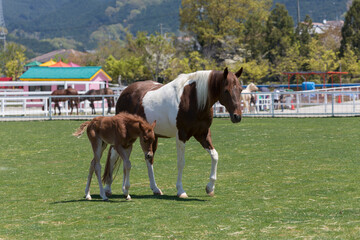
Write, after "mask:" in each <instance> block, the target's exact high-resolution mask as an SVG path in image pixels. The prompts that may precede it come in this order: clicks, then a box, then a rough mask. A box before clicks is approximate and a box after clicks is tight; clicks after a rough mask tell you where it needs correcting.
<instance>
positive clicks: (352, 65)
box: [340, 46, 360, 78]
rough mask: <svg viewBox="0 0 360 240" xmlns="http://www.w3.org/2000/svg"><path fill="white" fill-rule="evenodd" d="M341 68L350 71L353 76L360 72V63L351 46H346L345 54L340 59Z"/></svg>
mask: <svg viewBox="0 0 360 240" xmlns="http://www.w3.org/2000/svg"><path fill="white" fill-rule="evenodd" d="M340 62H341V70H342V71H344V72H349V74H350V76H351V78H352V77H353V76H354V75H357V74H360V63H359V61H358V59H357V57H356V55H355V53H354V51H353V50H352V49H351V48H350V46H346V48H345V51H344V56H343V57H342V58H341V60H340Z"/></svg>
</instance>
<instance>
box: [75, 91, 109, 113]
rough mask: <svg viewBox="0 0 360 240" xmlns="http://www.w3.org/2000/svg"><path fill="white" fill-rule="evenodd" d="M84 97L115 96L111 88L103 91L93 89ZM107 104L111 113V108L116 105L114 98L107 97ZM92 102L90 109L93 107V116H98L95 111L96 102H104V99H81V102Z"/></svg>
mask: <svg viewBox="0 0 360 240" xmlns="http://www.w3.org/2000/svg"><path fill="white" fill-rule="evenodd" d="M84 95H114V91H113V90H111V89H110V88H102V89H91V90H89V91H87V92H86V93H85V94H84ZM105 99H106V101H107V104H108V113H111V107H112V106H115V103H114V97H105ZM85 100H89V101H90V107H91V114H96V111H95V105H94V102H95V101H102V100H103V98H102V97H81V98H80V101H85Z"/></svg>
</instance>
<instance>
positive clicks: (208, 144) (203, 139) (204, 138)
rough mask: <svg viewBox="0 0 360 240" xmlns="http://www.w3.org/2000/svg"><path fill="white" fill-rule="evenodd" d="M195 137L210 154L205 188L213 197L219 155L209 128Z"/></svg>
mask: <svg viewBox="0 0 360 240" xmlns="http://www.w3.org/2000/svg"><path fill="white" fill-rule="evenodd" d="M195 139H196V140H197V141H198V142H199V143H200V144H201V145H202V146H203V148H204V149H205V150H206V151H207V152H208V153H209V154H210V156H211V172H210V181H209V183H208V184H207V185H206V188H205V190H206V193H207V194H208V195H209V196H211V197H213V196H214V190H215V181H216V171H217V164H218V161H219V155H218V153H217V151H216V150H215V148H214V146H213V145H212V141H211V133H210V129H208V132H207V133H206V134H202V135H198V136H195Z"/></svg>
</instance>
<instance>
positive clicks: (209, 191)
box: [206, 149, 219, 197]
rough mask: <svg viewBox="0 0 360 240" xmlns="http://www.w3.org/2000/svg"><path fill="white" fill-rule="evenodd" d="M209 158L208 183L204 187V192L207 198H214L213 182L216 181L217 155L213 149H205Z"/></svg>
mask: <svg viewBox="0 0 360 240" xmlns="http://www.w3.org/2000/svg"><path fill="white" fill-rule="evenodd" d="M206 151H208V153H209V154H210V156H211V173H210V182H209V183H208V184H207V185H206V192H207V194H209V196H211V197H212V196H214V189H215V181H216V170H217V164H218V161H219V155H218V153H217V151H216V150H215V149H206Z"/></svg>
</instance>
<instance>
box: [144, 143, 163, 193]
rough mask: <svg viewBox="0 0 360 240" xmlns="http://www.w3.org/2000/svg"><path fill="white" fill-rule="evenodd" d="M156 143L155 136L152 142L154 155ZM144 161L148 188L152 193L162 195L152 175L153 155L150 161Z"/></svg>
mask: <svg viewBox="0 0 360 240" xmlns="http://www.w3.org/2000/svg"><path fill="white" fill-rule="evenodd" d="M157 144H158V138H157V137H156V138H155V141H154V143H153V153H154V155H155V152H156V149H157ZM145 162H146V166H147V169H148V176H149V181H150V188H151V190H152V191H153V193H154V195H163V193H162V191H161V190H160V189H159V188H158V187H157V185H156V182H155V175H154V168H153V163H154V157H153V160H152V162H150V161H147V160H145Z"/></svg>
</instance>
